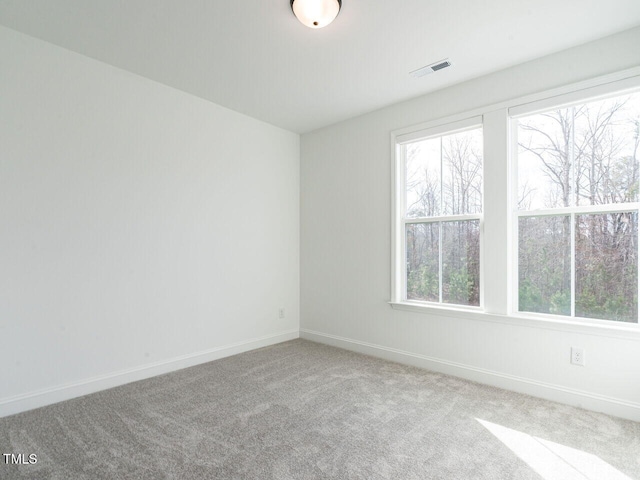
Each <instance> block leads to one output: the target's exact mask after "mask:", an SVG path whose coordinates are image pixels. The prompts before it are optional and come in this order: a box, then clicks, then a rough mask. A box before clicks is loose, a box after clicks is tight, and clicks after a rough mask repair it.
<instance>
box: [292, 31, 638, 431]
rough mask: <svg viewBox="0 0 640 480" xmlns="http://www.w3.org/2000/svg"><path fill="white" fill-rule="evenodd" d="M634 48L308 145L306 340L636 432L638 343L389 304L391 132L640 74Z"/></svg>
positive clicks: (598, 51)
mask: <svg viewBox="0 0 640 480" xmlns="http://www.w3.org/2000/svg"><path fill="white" fill-rule="evenodd" d="M638 45H640V29H639V28H636V29H634V30H630V31H627V32H624V33H622V34H619V35H615V36H612V37H608V38H606V39H603V40H600V41H598V42H594V43H590V44H586V45H583V46H580V47H577V48H574V49H571V50H567V51H564V52H561V53H558V54H555V55H552V56H549V57H545V58H542V59H538V60H535V61H532V62H529V63H526V64H523V65H519V66H516V67H513V68H510V69H507V70H504V71H501V72H497V73H495V74H492V75H489V76H486V77H482V78H478V79H476V80H473V81H470V82H466V83H463V84H459V85H457V86H453V87H451V88H448V89H446V90H441V91H438V92H435V93H433V94H430V95H426V96H424V97H421V98H417V99H414V100H411V101H408V102H404V103H401V104H398V105H394V106H391V107H388V108H385V109H383V110H379V111H376V112H373V113H371V114H368V115H364V116H362V117H359V118H355V119H352V120H349V121H346V122H343V123H340V124H337V125H333V126H331V127H328V128H325V129H321V130H318V131H315V132H312V133H309V134H305V135H303V136H302V143H301V246H302V249H301V272H302V276H301V336H302V337H305V338H310V339H313V340H318V341H322V342H326V343H330V344H334V345H338V346H342V347H346V348H351V349H354V350H358V351H362V352H367V353H371V354H374V355H379V356H382V357H386V358H390V359H394V360H398V361H402V362H407V363H412V364H415V365H420V366H423V367H427V368H431V369H434V370H439V371H442V372H446V373H451V374H455V375H459V376H463V377H467V378H471V379H475V380H479V381H482V382H486V383H490V384H493V385H498V386H502V387H506V388H510V389H514V390H517V391H522V392H528V393H531V394H534V395H539V396H542V397H545V398H550V399H555V400H559V401H563V402H567V403H571V404H575V405H582V406H585V407H587V408H591V409H596V410H602V411H606V412H609V413H612V414H615V415H620V416H624V417H627V418H634V419H636V420H640V335H638V334H633V335H625V334H624V333H621V334H616V333H613V334H598V333H594V331H593V330H588V329H579V328H578V329H575V328H571V326H560V325H548V326H547V327H545V328H543V327H541V326H539V325H538V324H537V323H536V322H524V321H523V322H520V321H518V320H516V319H509V318H500V316H484V317H482V316H473V315H447V316H444V315H440V314H433V313H432V314H430V315H426V314H422V313H413V312H408V311H399V310H394V309H392V308H391V307H390V306H389V305H388V304H387V302H388V301H389V300H390V282H391V271H390V270H391V244H390V242H391V172H392V160H391V158H390V132H392V131H394V130H397V129H401V128H404V127H408V126H411V125H414V124H418V123H422V122H427V121H432V120H435V119H439V118H442V117H446V116H450V115H454V114H458V113H462V112H467V111H470V110H473V109H476V108H480V107H483V106H488V105H493V104H496V103H499V102H503V101H507V100H510V99H515V98H519V97H522V96H524V95H530V94H533V93H536V92H541V91H545V90H548V89H552V88H555V87H560V86H563V85H566V84H570V83H573V82H579V81H583V80H586V79H589V78H592V77H595V76H599V75H604V74H608V73H612V72H616V71H620V70H623V69H628V68H631V67H635V66H638V65H640V49H639V48H638ZM424 81H428V77H426V78H425V79H424ZM491 162H492V159H491V158H485V168H486V170H487V171H490V170H491V169H492V167H493V165H492V164H491ZM572 345H576V346H582V347H583V348H585V351H586V358H587V365H586V366H585V367H576V366H573V365H571V364H570V363H569V352H570V347H571V346H572Z"/></svg>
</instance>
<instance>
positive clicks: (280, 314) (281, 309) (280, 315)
mask: <svg viewBox="0 0 640 480" xmlns="http://www.w3.org/2000/svg"><path fill="white" fill-rule="evenodd" d="M278 318H279V319H280V320H282V319H283V318H284V307H280V308H279V309H278Z"/></svg>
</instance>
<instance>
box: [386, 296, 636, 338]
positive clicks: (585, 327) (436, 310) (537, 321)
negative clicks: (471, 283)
mask: <svg viewBox="0 0 640 480" xmlns="http://www.w3.org/2000/svg"><path fill="white" fill-rule="evenodd" d="M389 305H390V306H391V307H392V308H393V309H394V310H402V311H406V312H412V313H419V314H422V315H430V316H433V317H448V318H455V319H459V320H472V321H482V322H491V323H501V324H506V325H513V326H518V327H530V328H542V329H545V330H556V331H561V332H571V333H580V334H586V335H597V336H601V337H611V338H620V339H624V340H636V341H640V325H639V324H619V323H613V322H612V323H613V324H612V325H608V324H603V323H601V322H598V323H590V322H587V321H582V320H565V319H560V318H557V317H544V318H543V317H536V316H534V315H527V314H525V313H521V312H519V313H517V314H511V315H503V314H496V313H487V312H485V311H482V310H481V309H480V308H478V307H468V308H460V307H441V306H436V305H423V304H419V303H412V302H389Z"/></svg>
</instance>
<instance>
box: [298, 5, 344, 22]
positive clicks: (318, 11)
mask: <svg viewBox="0 0 640 480" xmlns="http://www.w3.org/2000/svg"><path fill="white" fill-rule="evenodd" d="M341 7H342V0H291V10H293V13H294V15H295V16H296V17H297V18H298V20H300V23H302V24H303V25H306V26H307V27H309V28H322V27H326V26H327V25H329V24H330V23H331V22H333V20H334V19H335V18H336V17H337V16H338V13H339V12H340V8H341Z"/></svg>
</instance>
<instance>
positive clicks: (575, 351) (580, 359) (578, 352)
mask: <svg viewBox="0 0 640 480" xmlns="http://www.w3.org/2000/svg"><path fill="white" fill-rule="evenodd" d="M571 363H573V364H574V365H580V366H581V367H584V348H580V347H571Z"/></svg>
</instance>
